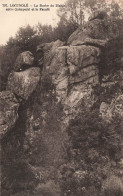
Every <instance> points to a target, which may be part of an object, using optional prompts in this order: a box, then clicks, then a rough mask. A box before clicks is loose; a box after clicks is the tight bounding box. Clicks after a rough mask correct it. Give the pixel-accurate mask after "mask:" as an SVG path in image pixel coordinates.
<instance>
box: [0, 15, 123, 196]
mask: <svg viewBox="0 0 123 196" xmlns="http://www.w3.org/2000/svg"><path fill="white" fill-rule="evenodd" d="M37 53H38V54H39V56H40V58H39V59H38V63H37V64H36V65H34V63H33V62H34V58H33V55H32V54H31V53H30V52H29V51H27V52H24V53H22V54H20V56H19V57H18V58H17V60H16V62H15V66H14V70H13V71H12V72H11V73H10V75H9V77H8V83H7V87H6V91H3V92H1V94H0V99H1V102H0V103H1V132H0V134H1V138H2V140H1V145H2V195H4V196H5V195H7V194H8V192H7V191H8V190H9V194H11V195H14V194H15V193H16V192H20V193H16V195H18V194H20V195H22V194H23V195H24V194H27V193H24V192H23V193H22V192H21V191H23V190H25V191H28V190H29V191H32V190H33V191H34V190H35V192H34V193H33V194H34V195H38V194H39V195H53V196H55V195H56V196H58V195H61V196H62V195H71V196H72V195H78V196H79V195H82V194H83V195H86V196H87V195H113V194H114V195H116V194H118V195H122V194H123V181H122V177H123V170H122V169H123V150H122V147H123V134H122V130H123V124H122V122H123V121H122V119H123V21H122V20H120V19H117V20H116V19H114V18H110V17H108V15H107V14H106V13H104V12H98V13H95V14H94V15H92V17H90V19H89V21H88V22H87V23H86V24H85V25H84V27H83V28H82V29H77V30H76V31H75V32H74V33H73V34H72V35H71V36H70V38H69V39H68V42H67V44H65V43H63V42H61V41H59V40H57V41H56V42H52V43H46V44H40V45H39V46H37ZM118 123H119V124H118ZM113 143H114V144H113ZM95 173H96V174H95ZM96 175H97V176H96ZM115 181H117V183H116V182H115ZM112 187H115V190H114V189H113V188H112Z"/></svg>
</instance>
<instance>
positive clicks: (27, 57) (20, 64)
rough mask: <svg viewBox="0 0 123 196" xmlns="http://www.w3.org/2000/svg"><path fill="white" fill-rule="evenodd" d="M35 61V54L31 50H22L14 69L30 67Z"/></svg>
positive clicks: (19, 69)
mask: <svg viewBox="0 0 123 196" xmlns="http://www.w3.org/2000/svg"><path fill="white" fill-rule="evenodd" d="M33 62H34V56H33V54H32V53H31V52H30V51H25V52H22V53H20V54H19V55H18V57H17V59H16V61H15V65H14V71H22V70H24V69H27V68H29V67H32V65H33Z"/></svg>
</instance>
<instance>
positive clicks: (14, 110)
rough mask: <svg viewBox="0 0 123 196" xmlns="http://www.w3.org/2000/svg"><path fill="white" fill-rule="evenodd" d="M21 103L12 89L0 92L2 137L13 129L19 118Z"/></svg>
mask: <svg viewBox="0 0 123 196" xmlns="http://www.w3.org/2000/svg"><path fill="white" fill-rule="evenodd" d="M18 108H19V103H18V101H17V99H16V97H15V95H14V94H13V93H12V92H10V91H2V92H0V139H2V138H3V137H4V135H5V134H6V133H7V132H8V131H10V130H11V128H12V127H13V126H14V124H15V122H16V120H17V119H18Z"/></svg>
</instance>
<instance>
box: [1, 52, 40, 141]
mask: <svg viewBox="0 0 123 196" xmlns="http://www.w3.org/2000/svg"><path fill="white" fill-rule="evenodd" d="M33 60H34V57H33V56H32V54H31V52H29V51H27V52H23V53H21V54H20V55H19V56H18V57H17V59H16V63H15V67H14V68H15V70H17V69H20V70H19V72H17V71H12V72H11V73H10V75H9V77H8V83H7V87H6V91H2V92H0V119H1V120H0V136H1V138H3V137H4V135H5V134H6V133H7V132H8V131H9V130H11V129H12V127H13V126H14V124H15V122H16V121H17V119H18V109H19V106H20V103H21V102H23V101H26V100H28V98H29V96H30V95H31V94H32V92H33V91H34V90H35V89H36V86H37V84H38V82H39V81H40V75H41V73H40V68H38V67H30V68H28V67H24V69H25V70H23V71H21V69H23V66H24V65H29V66H32V65H33Z"/></svg>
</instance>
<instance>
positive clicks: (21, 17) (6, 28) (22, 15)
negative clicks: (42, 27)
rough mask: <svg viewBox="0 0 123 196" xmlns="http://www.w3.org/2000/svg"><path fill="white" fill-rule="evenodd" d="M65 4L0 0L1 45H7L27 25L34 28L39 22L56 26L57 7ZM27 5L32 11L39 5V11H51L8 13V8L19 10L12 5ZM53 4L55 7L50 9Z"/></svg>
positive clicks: (47, 0)
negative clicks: (20, 28) (42, 9)
mask: <svg viewBox="0 0 123 196" xmlns="http://www.w3.org/2000/svg"><path fill="white" fill-rule="evenodd" d="M65 2H66V0H0V45H4V44H6V42H7V41H8V39H9V37H11V36H12V37H14V36H15V34H16V33H17V31H18V29H19V27H21V26H26V25H27V24H30V25H31V26H34V25H36V24H38V22H40V23H42V24H51V25H52V26H56V24H57V22H58V21H59V18H58V16H57V10H58V7H56V6H55V5H56V4H60V5H64V3H65ZM27 3H28V8H30V10H31V9H33V8H34V4H35V6H36V5H38V9H40V8H50V11H15V10H12V11H6V8H7V9H8V8H11V9H15V8H16V9H18V7H10V4H11V6H12V4H27ZM3 4H7V6H8V7H3ZM40 4H42V5H49V7H43V6H41V7H39V5H40ZM51 4H52V5H54V7H50V5H51ZM4 6H5V5H4ZM19 8H20V7H19ZM21 8H24V7H21ZM35 8H37V7H35Z"/></svg>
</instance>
